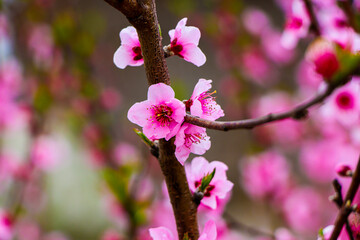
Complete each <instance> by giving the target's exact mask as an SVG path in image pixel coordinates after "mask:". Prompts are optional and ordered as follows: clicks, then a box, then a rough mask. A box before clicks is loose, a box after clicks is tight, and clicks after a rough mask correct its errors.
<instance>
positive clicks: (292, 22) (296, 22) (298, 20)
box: [287, 17, 303, 29]
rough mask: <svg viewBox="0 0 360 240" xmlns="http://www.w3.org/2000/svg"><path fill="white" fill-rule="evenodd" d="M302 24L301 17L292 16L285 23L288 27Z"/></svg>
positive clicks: (295, 27) (293, 27) (297, 26)
mask: <svg viewBox="0 0 360 240" xmlns="http://www.w3.org/2000/svg"><path fill="white" fill-rule="evenodd" d="M302 25H303V21H302V19H301V18H298V17H293V18H291V19H290V21H289V22H288V23H287V27H288V28H292V29H299V28H301V26H302Z"/></svg>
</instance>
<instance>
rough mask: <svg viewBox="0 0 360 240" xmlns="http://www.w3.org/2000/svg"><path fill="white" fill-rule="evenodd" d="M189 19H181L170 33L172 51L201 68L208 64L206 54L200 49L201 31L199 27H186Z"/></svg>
mask: <svg viewBox="0 0 360 240" xmlns="http://www.w3.org/2000/svg"><path fill="white" fill-rule="evenodd" d="M186 22H187V18H183V19H181V20H180V21H179V22H178V24H177V25H176V28H175V29H172V30H170V31H169V36H170V41H171V44H170V50H171V52H173V53H174V54H175V55H177V56H179V57H181V58H184V59H185V60H186V61H188V62H191V63H193V64H195V65H196V66H198V67H200V66H201V65H203V64H204V63H205V62H206V57H205V55H204V53H203V52H202V51H201V50H200V48H199V47H198V45H199V40H200V36H201V33H200V30H199V29H198V28H197V27H192V26H190V27H187V26H185V25H186Z"/></svg>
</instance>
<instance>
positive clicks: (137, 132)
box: [133, 128, 154, 147]
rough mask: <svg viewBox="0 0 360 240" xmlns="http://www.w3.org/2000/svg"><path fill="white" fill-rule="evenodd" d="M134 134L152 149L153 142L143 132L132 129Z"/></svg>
mask: <svg viewBox="0 0 360 240" xmlns="http://www.w3.org/2000/svg"><path fill="white" fill-rule="evenodd" d="M133 130H134V132H135V133H136V134H137V135H138V136H139V137H140V138H141V140H143V142H144V143H145V144H146V145H148V146H149V147H154V142H153V141H151V140H150V139H148V138H147V137H146V136H145V135H144V133H143V132H141V131H140V130H139V129H137V128H134V129H133Z"/></svg>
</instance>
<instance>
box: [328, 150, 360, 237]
mask: <svg viewBox="0 0 360 240" xmlns="http://www.w3.org/2000/svg"><path fill="white" fill-rule="evenodd" d="M359 185H360V157H359V160H358V163H357V166H356V169H355V171H354V175H353V177H352V180H351V184H350V187H349V190H348V191H347V193H346V197H345V201H344V202H343V204H342V207H341V209H340V211H339V214H338V216H337V217H336V220H335V224H334V225H335V227H334V230H333V232H332V234H331V237H330V240H336V239H337V238H338V236H339V235H340V233H341V230H342V228H343V226H344V224H345V223H346V220H347V219H348V216H349V215H350V213H351V207H349V206H348V205H349V203H350V204H351V203H352V201H353V199H354V197H355V194H356V192H357V191H358V188H359Z"/></svg>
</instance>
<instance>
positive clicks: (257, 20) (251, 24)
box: [242, 9, 271, 36]
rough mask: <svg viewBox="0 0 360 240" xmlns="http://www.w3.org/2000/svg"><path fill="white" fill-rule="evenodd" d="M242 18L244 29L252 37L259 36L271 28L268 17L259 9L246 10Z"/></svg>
mask: <svg viewBox="0 0 360 240" xmlns="http://www.w3.org/2000/svg"><path fill="white" fill-rule="evenodd" d="M242 16H243V23H244V27H245V28H246V30H247V31H248V32H250V33H251V34H253V35H257V36H259V35H261V34H262V32H263V31H264V30H267V29H269V28H270V27H271V26H270V20H269V18H268V16H267V15H266V13H264V12H263V11H262V10H260V9H246V10H245V11H244V13H243V15H242Z"/></svg>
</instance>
